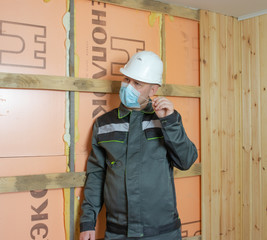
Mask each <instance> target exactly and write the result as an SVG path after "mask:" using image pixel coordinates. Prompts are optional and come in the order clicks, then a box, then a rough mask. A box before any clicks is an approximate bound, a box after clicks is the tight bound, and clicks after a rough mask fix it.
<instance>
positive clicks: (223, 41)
mask: <svg viewBox="0 0 267 240" xmlns="http://www.w3.org/2000/svg"><path fill="white" fill-rule="evenodd" d="M228 24H229V22H228V17H226V16H223V15H219V22H218V29H217V31H218V32H219V39H218V40H217V41H218V44H219V49H218V50H219V51H218V52H217V54H218V55H219V56H220V65H219V66H218V68H219V72H220V76H219V81H220V82H221V88H220V94H219V97H220V101H221V102H220V104H221V112H220V116H221V117H222V120H221V131H220V132H218V134H219V136H220V137H221V138H220V140H221V148H222V149H223V151H221V154H222V155H221V157H222V162H221V206H220V208H221V209H224V213H223V214H221V217H220V218H221V219H220V234H221V239H226V238H227V235H228V227H229V220H230V219H229V214H228V209H229V206H228V205H229V204H230V199H229V198H230V193H229V192H230V189H231V185H229V182H228V178H229V173H230V166H229V158H231V152H232V151H231V150H232V149H231V146H230V144H231V139H229V136H231V135H230V132H231V128H232V126H230V124H231V123H230V122H229V110H230V109H229V106H228V101H229V102H230V94H229V90H230V89H229V88H231V86H230V83H229V76H228V74H229V73H230V71H227V67H228V64H229V63H228V60H229V59H228V50H229V49H230V48H231V43H230V41H229V42H228V35H229V34H228ZM229 52H230V51H229ZM231 114H233V113H231ZM226 149H227V150H226Z"/></svg>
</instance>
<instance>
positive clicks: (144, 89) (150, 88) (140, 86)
mask: <svg viewBox="0 0 267 240" xmlns="http://www.w3.org/2000/svg"><path fill="white" fill-rule="evenodd" d="M123 82H125V83H127V84H131V85H132V86H133V87H134V88H135V89H136V90H137V91H138V92H140V96H139V98H138V102H139V104H140V106H142V107H141V109H142V108H144V107H146V105H147V104H146V103H148V99H149V98H150V97H152V96H153V95H154V94H155V93H156V91H157V90H158V87H159V86H158V85H156V84H149V83H144V82H140V81H137V80H135V79H133V78H130V77H125V78H124V79H123Z"/></svg>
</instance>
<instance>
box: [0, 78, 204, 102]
mask: <svg viewBox="0 0 267 240" xmlns="http://www.w3.org/2000/svg"><path fill="white" fill-rule="evenodd" d="M120 85H121V82H120V81H111V80H101V79H92V78H74V77H61V76H49V75H33V74H16V73H0V88H15V89H39V90H59V91H74V92H102V93H119V90H120ZM157 95H162V96H177V97H196V98H200V87H198V86H182V85H175V84H166V85H164V86H162V87H161V88H160V89H159V91H158V92H157Z"/></svg>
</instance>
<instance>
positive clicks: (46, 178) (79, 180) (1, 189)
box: [0, 172, 85, 193]
mask: <svg viewBox="0 0 267 240" xmlns="http://www.w3.org/2000/svg"><path fill="white" fill-rule="evenodd" d="M84 181H85V172H69V173H50V174H40V175H28V176H12V177H0V193H9V192H26V191H31V190H42V189H57V188H70V187H82V186H83V185H84Z"/></svg>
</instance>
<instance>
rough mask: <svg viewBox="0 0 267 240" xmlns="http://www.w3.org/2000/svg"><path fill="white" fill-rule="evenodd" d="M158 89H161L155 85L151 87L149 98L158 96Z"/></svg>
mask: <svg viewBox="0 0 267 240" xmlns="http://www.w3.org/2000/svg"><path fill="white" fill-rule="evenodd" d="M158 89H159V85H157V84H153V85H152V86H151V89H150V92H149V97H153V96H154V95H155V94H156V92H157V91H158Z"/></svg>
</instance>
